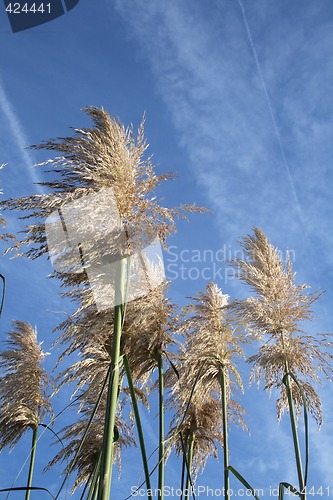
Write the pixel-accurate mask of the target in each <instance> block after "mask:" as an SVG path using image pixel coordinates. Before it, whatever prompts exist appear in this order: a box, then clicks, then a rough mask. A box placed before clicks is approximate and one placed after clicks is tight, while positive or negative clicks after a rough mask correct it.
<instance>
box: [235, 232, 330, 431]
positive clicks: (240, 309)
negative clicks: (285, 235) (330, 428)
mask: <svg viewBox="0 0 333 500" xmlns="http://www.w3.org/2000/svg"><path fill="white" fill-rule="evenodd" d="M242 247H243V249H244V253H245V256H246V257H247V260H241V259H237V260H235V261H234V262H233V265H234V266H235V267H236V268H237V269H238V271H239V278H240V279H241V280H242V281H244V282H245V283H247V284H248V285H250V286H251V287H252V289H253V290H254V291H255V293H256V296H254V297H251V298H249V299H245V300H240V301H236V302H235V303H234V305H233V309H234V311H235V312H236V314H237V315H238V317H239V318H243V320H244V321H245V323H247V325H248V328H249V330H250V331H251V332H253V333H254V334H256V335H257V337H258V336H259V337H262V336H263V335H265V334H267V335H268V340H267V342H265V343H264V344H263V345H262V346H261V347H260V348H259V351H258V353H257V354H255V355H254V356H251V357H250V358H249V360H248V361H249V362H250V363H252V364H253V368H252V372H251V377H250V381H253V380H255V379H256V380H258V381H259V380H260V379H264V381H265V389H266V390H269V391H270V390H272V389H273V388H275V389H277V390H278V391H279V392H280V397H279V399H278V401H277V411H278V419H280V418H281V416H282V414H283V412H284V411H285V410H288V400H287V394H286V389H285V387H284V384H283V378H284V375H285V374H286V373H292V374H293V375H294V376H296V378H297V379H298V382H299V384H300V386H301V387H302V390H303V393H304V395H305V398H306V401H307V406H308V409H309V411H310V412H311V413H312V415H313V416H314V417H315V419H316V421H317V422H318V424H321V422H322V410H321V401H320V398H319V396H318V394H317V392H316V390H315V389H314V383H316V382H319V381H320V374H324V375H325V376H326V377H327V378H328V379H331V377H332V360H333V355H332V354H331V352H332V351H331V350H332V345H333V344H332V341H331V340H330V336H329V335H318V336H316V337H314V336H311V335H306V334H304V333H303V331H302V329H301V328H302V322H303V321H304V320H310V319H312V315H311V310H310V307H311V305H312V304H313V302H314V301H316V300H317V299H318V297H319V293H318V292H317V293H313V294H305V293H304V290H305V289H306V288H308V286H306V285H296V283H295V273H293V271H292V266H291V262H290V259H288V260H287V262H286V263H285V264H284V263H283V262H282V260H281V257H280V255H279V252H278V250H277V249H276V248H274V247H273V246H272V245H271V243H270V242H269V241H268V239H267V237H266V236H265V234H264V233H263V232H262V231H261V230H260V229H258V228H254V236H247V237H245V238H244V239H243V242H242ZM290 386H291V387H292V395H293V400H294V405H295V409H296V413H297V414H298V415H299V414H300V412H301V409H302V406H303V399H302V395H301V391H300V390H299V388H298V386H297V384H296V383H295V382H294V381H293V380H291V381H290Z"/></svg>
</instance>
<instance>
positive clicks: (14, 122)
mask: <svg viewBox="0 0 333 500" xmlns="http://www.w3.org/2000/svg"><path fill="white" fill-rule="evenodd" d="M0 109H1V111H2V113H3V115H4V116H5V118H6V119H7V121H8V124H9V127H10V130H11V132H12V135H13V137H14V140H15V142H16V144H17V147H18V150H19V152H20V154H21V157H22V160H23V162H24V164H25V166H26V167H27V172H28V174H29V175H30V176H31V178H32V180H33V182H34V183H38V182H39V179H38V176H37V174H36V171H35V169H33V168H32V165H33V164H34V163H35V162H34V161H33V159H32V157H31V155H30V154H29V152H28V151H27V150H26V147H27V146H28V145H29V140H28V138H27V136H26V135H25V133H24V130H23V129H22V126H21V124H20V122H19V119H18V117H17V115H16V113H15V111H14V109H13V106H12V104H11V102H10V100H9V98H8V96H7V95H6V92H5V90H4V88H3V85H2V83H1V82H0ZM36 187H37V191H38V192H39V193H43V192H44V191H43V189H42V187H41V186H39V185H38V184H37V186H36Z"/></svg>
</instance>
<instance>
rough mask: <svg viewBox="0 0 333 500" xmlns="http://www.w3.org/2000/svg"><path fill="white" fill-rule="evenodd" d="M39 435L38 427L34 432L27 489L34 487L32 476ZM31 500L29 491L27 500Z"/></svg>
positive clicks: (26, 496) (28, 491) (26, 495)
mask: <svg viewBox="0 0 333 500" xmlns="http://www.w3.org/2000/svg"><path fill="white" fill-rule="evenodd" d="M37 434H38V427H37V426H36V427H34V428H33V430H32V441H31V452H30V465H29V474H28V481H27V488H31V486H32V476H33V473H34V466H35V458H36V446H37ZM29 499H30V490H29V489H28V490H27V491H26V494H25V500H29Z"/></svg>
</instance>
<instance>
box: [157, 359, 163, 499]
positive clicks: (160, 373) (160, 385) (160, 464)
mask: <svg viewBox="0 0 333 500" xmlns="http://www.w3.org/2000/svg"><path fill="white" fill-rule="evenodd" d="M158 397H159V451H158V500H163V499H164V462H165V460H164V373H163V358H162V353H161V354H160V355H159V358H158Z"/></svg>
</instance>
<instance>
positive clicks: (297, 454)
mask: <svg viewBox="0 0 333 500" xmlns="http://www.w3.org/2000/svg"><path fill="white" fill-rule="evenodd" d="M288 373H289V370H288V365H287V364H286V375H287V376H286V382H285V384H286V390H287V397H288V405H289V415H290V423H291V431H292V436H293V443H294V451H295V459H296V467H297V475H298V484H299V492H300V498H301V500H306V493H305V481H304V474H303V466H302V457H301V450H300V445H299V439H298V432H297V423H296V415H295V407H294V401H293V393H292V388H291V385H290V380H289V379H290V377H289V375H288Z"/></svg>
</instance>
